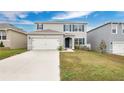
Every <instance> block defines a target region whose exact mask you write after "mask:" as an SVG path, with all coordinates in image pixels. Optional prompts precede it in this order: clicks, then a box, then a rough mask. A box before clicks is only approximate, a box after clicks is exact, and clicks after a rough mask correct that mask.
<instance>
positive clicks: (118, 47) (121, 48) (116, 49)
mask: <svg viewBox="0 0 124 93" xmlns="http://www.w3.org/2000/svg"><path fill="white" fill-rule="evenodd" d="M113 53H115V54H123V53H124V43H114V44H113Z"/></svg>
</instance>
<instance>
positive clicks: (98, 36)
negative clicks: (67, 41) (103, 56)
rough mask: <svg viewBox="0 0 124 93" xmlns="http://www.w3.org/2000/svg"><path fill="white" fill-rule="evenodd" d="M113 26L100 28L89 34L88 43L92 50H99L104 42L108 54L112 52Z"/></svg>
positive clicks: (108, 25)
mask: <svg viewBox="0 0 124 93" xmlns="http://www.w3.org/2000/svg"><path fill="white" fill-rule="evenodd" d="M110 36H111V24H107V25H105V26H102V27H99V28H97V29H94V30H92V31H91V32H88V34H87V38H88V40H87V41H88V43H90V44H91V49H92V50H96V51H97V50H98V48H99V44H100V43H101V40H104V41H105V43H106V45H107V52H111V42H110V41H111V37H110Z"/></svg>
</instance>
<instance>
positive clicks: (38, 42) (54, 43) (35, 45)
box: [32, 39, 59, 50]
mask: <svg viewBox="0 0 124 93" xmlns="http://www.w3.org/2000/svg"><path fill="white" fill-rule="evenodd" d="M58 47H59V40H58V39H33V40H32V49H33V50H38V49H39V50H40V49H57V48H58Z"/></svg>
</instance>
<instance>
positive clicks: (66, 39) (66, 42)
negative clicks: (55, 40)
mask: <svg viewBox="0 0 124 93" xmlns="http://www.w3.org/2000/svg"><path fill="white" fill-rule="evenodd" d="M65 48H71V38H65Z"/></svg>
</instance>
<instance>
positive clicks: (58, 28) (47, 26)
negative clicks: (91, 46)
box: [43, 24, 87, 44]
mask: <svg viewBox="0 0 124 93" xmlns="http://www.w3.org/2000/svg"><path fill="white" fill-rule="evenodd" d="M63 25H64V24H43V30H46V29H51V30H55V31H60V32H64V29H63ZM86 31H87V24H84V32H69V31H67V32H64V33H68V34H71V35H74V38H85V44H87V32H86Z"/></svg>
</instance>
